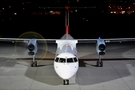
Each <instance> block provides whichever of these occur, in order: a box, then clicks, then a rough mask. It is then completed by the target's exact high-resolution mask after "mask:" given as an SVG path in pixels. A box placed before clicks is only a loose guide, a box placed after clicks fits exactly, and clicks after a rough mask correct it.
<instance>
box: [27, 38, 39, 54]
mask: <svg viewBox="0 0 135 90" xmlns="http://www.w3.org/2000/svg"><path fill="white" fill-rule="evenodd" d="M27 50H28V54H29V55H35V54H36V53H37V50H38V46H37V40H35V39H31V40H29V42H28V45H27Z"/></svg>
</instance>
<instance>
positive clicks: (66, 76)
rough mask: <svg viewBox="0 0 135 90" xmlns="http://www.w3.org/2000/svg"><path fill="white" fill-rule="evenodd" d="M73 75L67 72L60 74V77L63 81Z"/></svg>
mask: <svg viewBox="0 0 135 90" xmlns="http://www.w3.org/2000/svg"><path fill="white" fill-rule="evenodd" d="M73 75H74V73H72V72H69V71H64V72H63V73H61V74H60V77H61V78H63V79H69V78H71V77H72V76H73Z"/></svg>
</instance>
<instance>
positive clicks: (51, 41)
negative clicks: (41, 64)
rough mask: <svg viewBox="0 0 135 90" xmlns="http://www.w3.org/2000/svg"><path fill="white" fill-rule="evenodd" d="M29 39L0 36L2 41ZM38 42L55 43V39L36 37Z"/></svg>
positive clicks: (25, 40)
mask: <svg viewBox="0 0 135 90" xmlns="http://www.w3.org/2000/svg"><path fill="white" fill-rule="evenodd" d="M29 40H31V39H27V38H0V41H4V42H28V41H29ZM36 40H37V41H38V42H39V43H44V42H47V43H55V41H56V40H57V39H36Z"/></svg>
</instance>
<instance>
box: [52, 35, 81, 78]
mask: <svg viewBox="0 0 135 90" xmlns="http://www.w3.org/2000/svg"><path fill="white" fill-rule="evenodd" d="M63 37H64V36H63ZM56 43H57V51H56V56H55V60H54V69H55V71H56V73H57V74H58V75H59V77H61V78H62V79H65V80H66V79H69V78H71V77H72V76H74V75H75V74H76V72H77V71H78V67H79V63H78V57H77V56H78V55H77V50H76V43H77V41H76V40H57V41H56Z"/></svg>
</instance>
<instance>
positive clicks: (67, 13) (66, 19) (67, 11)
mask: <svg viewBox="0 0 135 90" xmlns="http://www.w3.org/2000/svg"><path fill="white" fill-rule="evenodd" d="M65 9H66V10H65V28H66V34H69V6H66V7H65Z"/></svg>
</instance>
